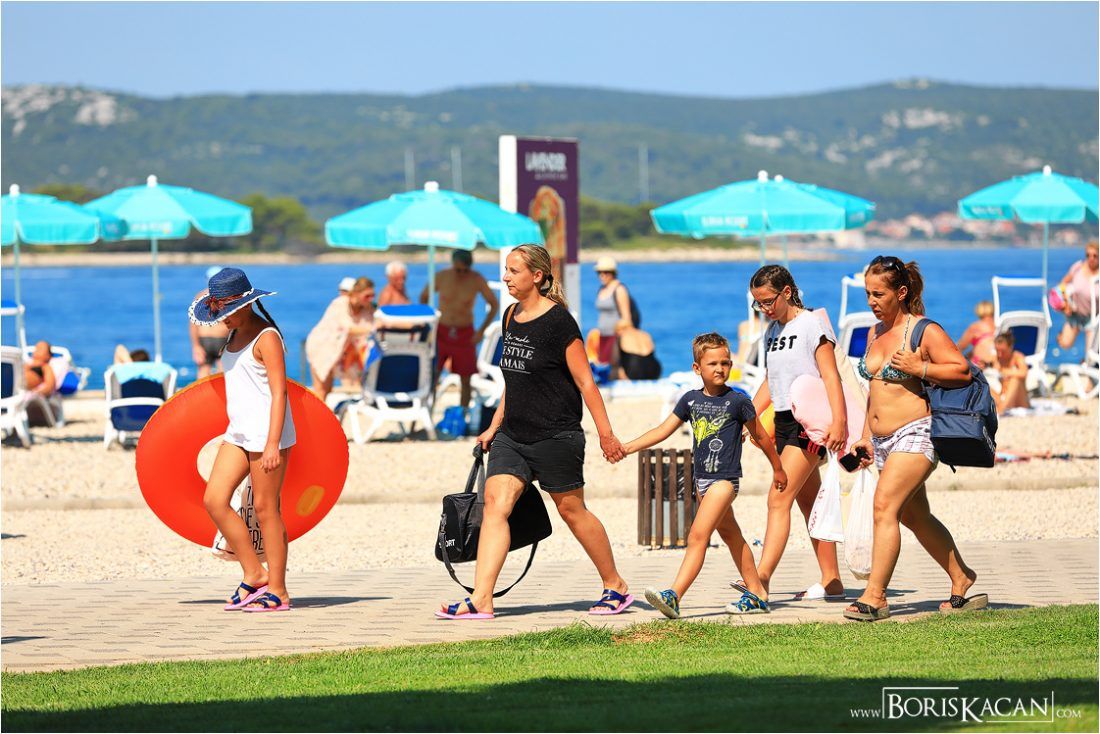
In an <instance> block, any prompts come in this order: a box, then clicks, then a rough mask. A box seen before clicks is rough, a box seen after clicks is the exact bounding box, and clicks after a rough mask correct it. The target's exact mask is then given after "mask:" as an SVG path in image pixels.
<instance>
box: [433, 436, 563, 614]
mask: <svg viewBox="0 0 1100 734" xmlns="http://www.w3.org/2000/svg"><path fill="white" fill-rule="evenodd" d="M484 507H485V460H484V457H483V451H482V449H481V444H475V445H474V463H473V466H472V467H470V476H469V477H468V478H467V479H466V489H465V490H464V491H462V492H459V493H458V494H449V495H446V496H445V497H444V498H443V514H442V516H441V517H440V519H439V535H438V537H437V538H436V544H435V557H436V558H437V559H438V560H440V561H443V564H444V565H445V566H446V567H447V573H449V574H450V575H451V578H452V579H454V581H455V583H456V584H458V585H459V586H461V587H462V588H464V589H466V591H469V592H471V593H472V592H473V589H472V588H471V587H469V586H466V585H465V584H464V583H462V582H461V581H459V580H458V576H457V575H456V574H455V570H454V567H453V566H452V565H451V564H452V563H466V562H469V561H473V560H476V559H477V541H478V537H479V535H480V533H481V516H482V511H483V510H484ZM508 528H509V529H510V530H511V535H512V541H511V543H510V544H509V546H508V550H509V551H514V550H517V549H519V548H523V547H526V546H528V545H529V546H531V555H530V557H529V558H528V559H527V566H526V567H524V569H523V573H521V574H520V575H519V578H518V579H516V580H515V581H514V582H513V583H512V585H511V586H509V587H508V588H506V589H503V590H502V591H498V592H496V593H494V594H493V597H494V598H496V597H498V596H504V595H505V594H507V593H508V592H509V591H511V590H512V588H513V587H514V586H515V585H516V584H518V583H519V582H520V581H522V580H523V577H524V576H526V575H527V572H528V571H529V570H530V569H531V564H532V563H533V562H534V560H535V550H536V549H537V548H538V547H539V541H540V540H543V539H545V538H548V537H550V533H551V532H552V528H551V526H550V516H549V515H547V514H546V505H545V504H543V502H542V497H540V496H539V492H538V490H537V489H535V486H534V485H533V484H530V483H528V485H527V487H526V488H525V489H524V490H523V493H522V494H520V496H519V499H518V500H516V504H515V507H513V508H512V514H511V515H510V516H509V517H508Z"/></svg>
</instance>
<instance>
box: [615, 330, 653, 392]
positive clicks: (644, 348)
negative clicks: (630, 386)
mask: <svg viewBox="0 0 1100 734" xmlns="http://www.w3.org/2000/svg"><path fill="white" fill-rule="evenodd" d="M619 364H620V365H621V366H622V369H623V374H624V376H625V377H626V379H628V380H656V379H657V378H658V377H660V376H661V362H660V360H659V359H657V355H656V353H655V352H654V346H653V337H651V336H650V335H649V334H647V333H646V332H644V331H642V330H641V329H635V328H634V327H631V326H624V327H622V328H620V329H619Z"/></svg>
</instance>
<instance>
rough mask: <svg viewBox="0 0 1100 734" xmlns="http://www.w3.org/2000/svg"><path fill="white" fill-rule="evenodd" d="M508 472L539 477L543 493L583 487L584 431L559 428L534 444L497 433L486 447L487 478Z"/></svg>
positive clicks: (528, 477)
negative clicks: (487, 454)
mask: <svg viewBox="0 0 1100 734" xmlns="http://www.w3.org/2000/svg"><path fill="white" fill-rule="evenodd" d="M497 474H510V475H511V476H514V477H519V478H520V479H522V480H523V481H524V482H531V481H534V480H536V479H537V480H538V483H539V487H540V488H541V489H542V491H544V492H569V491H570V490H574V489H579V488H580V487H583V486H584V431H562V432H561V433H558V434H556V435H554V436H553V437H551V438H547V439H544V440H542V441H535V442H534V443H520V442H519V441H513V440H512V439H511V438H509V437H508V436H505V435H504V434H503V433H502V432H499V431H498V432H497V435H496V436H494V437H493V443H492V444H491V445H490V446H489V468H488V471H487V472H486V476H487V477H493V476H496V475H497Z"/></svg>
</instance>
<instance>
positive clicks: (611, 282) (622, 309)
mask: <svg viewBox="0 0 1100 734" xmlns="http://www.w3.org/2000/svg"><path fill="white" fill-rule="evenodd" d="M596 275H597V276H598V277H599V279H600V290H599V291H597V292H596V314H597V316H596V328H597V329H599V330H600V346H599V350H598V353H597V361H598V362H599V363H600V364H609V365H611V376H612V377H613V378H614V379H619V378H621V377H622V374H621V369H620V367H621V366H620V360H619V354H618V340H619V332H620V331H622V330H623V329H633V328H635V327H637V324H635V323H634V321H633V319H632V318H631V315H630V292H629V291H628V290H627V288H626V286H625V285H623V284H622V282H621V281H620V280H619V265H618V263H616V262H615V259H614V258H612V257H608V256H606V255H604V256H603V257H601V258H600V259H599V260H597V261H596Z"/></svg>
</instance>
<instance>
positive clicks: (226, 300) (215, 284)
mask: <svg viewBox="0 0 1100 734" xmlns="http://www.w3.org/2000/svg"><path fill="white" fill-rule="evenodd" d="M276 292H277V291H262V290H260V289H258V288H253V287H252V283H251V282H249V280H248V276H247V275H245V274H244V271H243V270H241V269H239V268H224V269H222V270H220V271H218V272H217V273H215V274H214V275H213V276H211V277H210V281H209V282H208V283H207V292H206V294H205V295H204V296H202V297H201V298H199V299H198V300H196V301H195V302H194V303H192V304H191V307H190V308H188V309H187V315H188V316H189V317H190V318H191V322H192V323H195V324H198V325H199V326H214V325H215V324H217V323H218V322H219V321H221V320H222V319H224V318H225V317H226V316H230V315H232V314H234V313H236V312H237V311H240V310H241V309H242V308H244V307H245V306H248V305H249V304H251V303H252V302H253V301H258V300H259V299H261V298H263V297H264V296H273V295H275V293H276Z"/></svg>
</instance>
